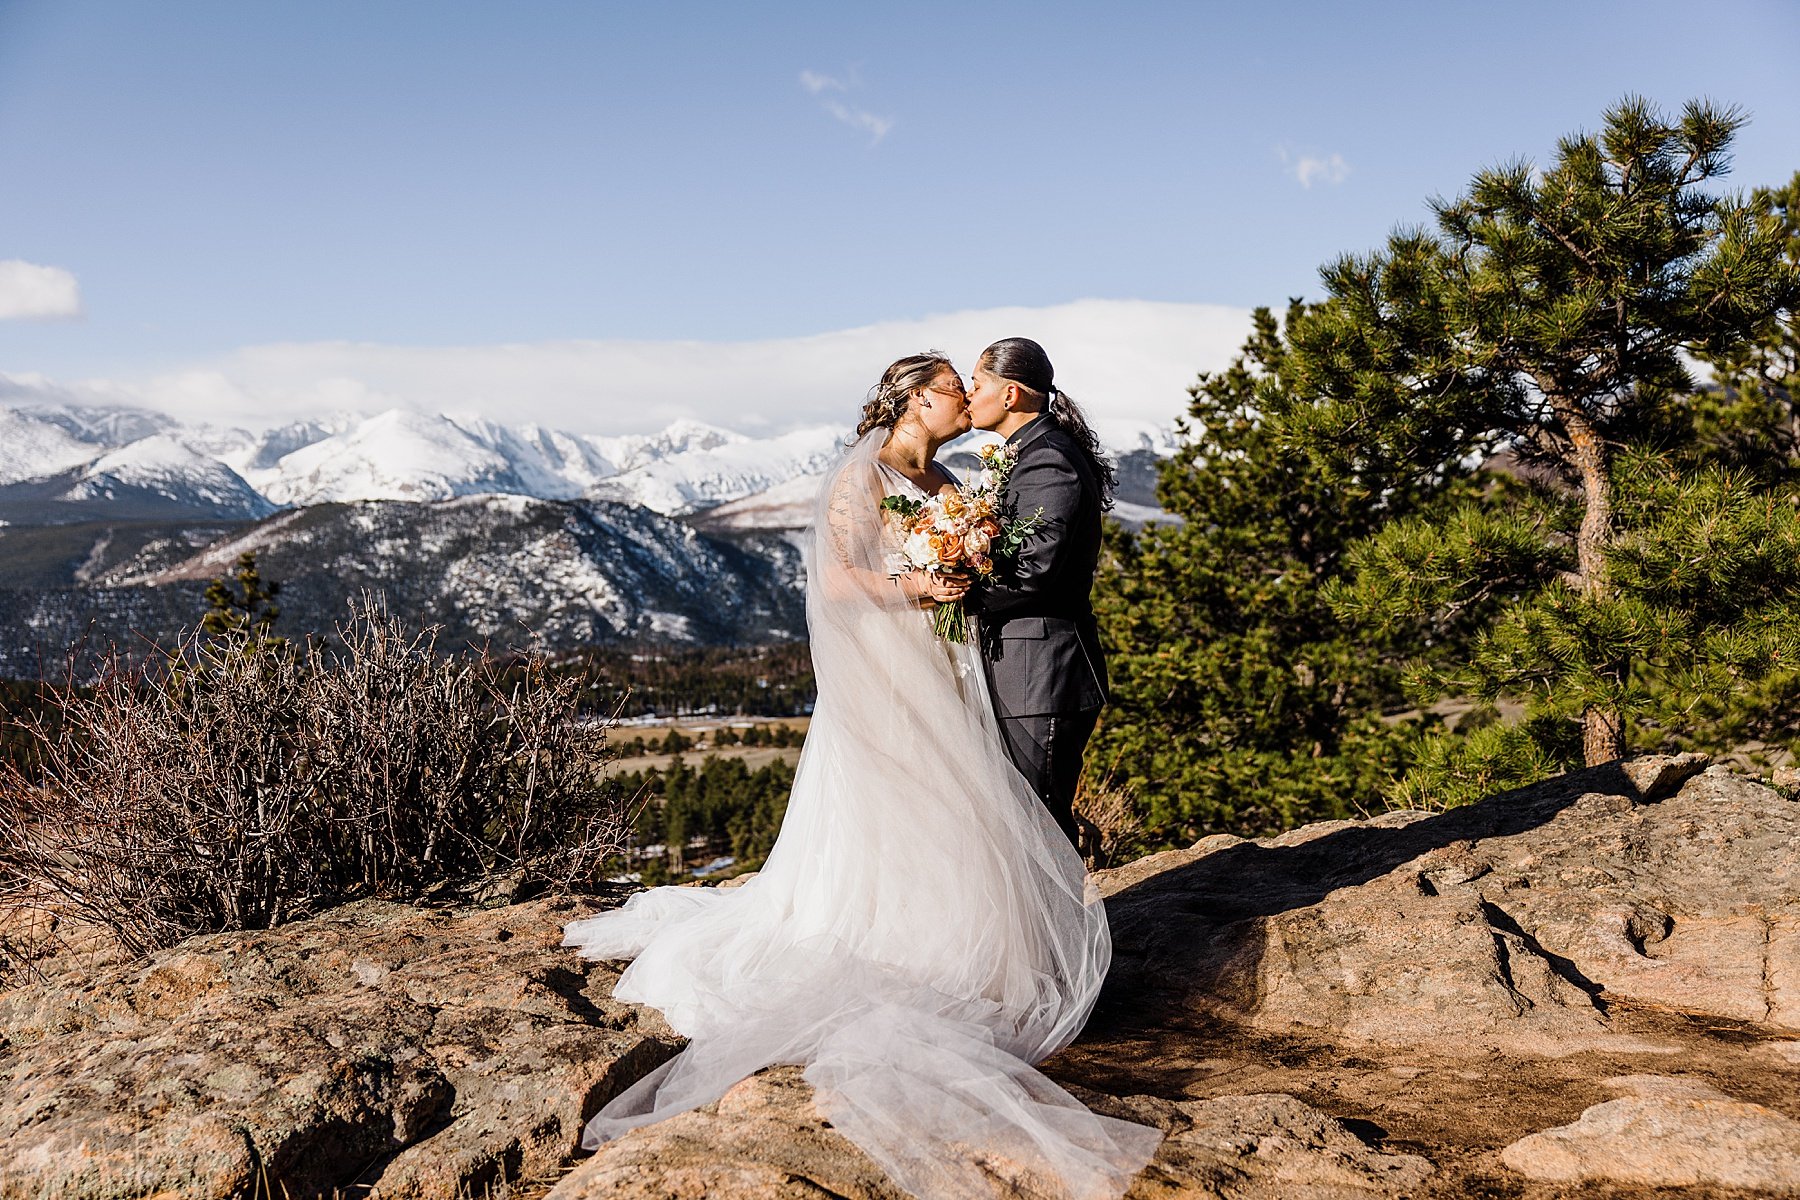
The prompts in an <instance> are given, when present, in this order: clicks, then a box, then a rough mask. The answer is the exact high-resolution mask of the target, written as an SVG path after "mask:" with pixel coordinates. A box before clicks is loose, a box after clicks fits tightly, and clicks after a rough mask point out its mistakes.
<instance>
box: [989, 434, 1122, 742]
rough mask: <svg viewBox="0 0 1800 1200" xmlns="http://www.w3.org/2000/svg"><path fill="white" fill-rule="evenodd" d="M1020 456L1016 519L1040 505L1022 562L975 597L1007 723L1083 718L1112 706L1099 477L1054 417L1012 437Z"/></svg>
mask: <svg viewBox="0 0 1800 1200" xmlns="http://www.w3.org/2000/svg"><path fill="white" fill-rule="evenodd" d="M1008 440H1009V441H1010V442H1011V443H1012V444H1013V445H1014V446H1016V447H1018V458H1017V459H1016V460H1015V462H1014V464H1013V469H1012V474H1011V475H1010V476H1008V478H1007V482H1006V491H1005V494H1004V497H1003V498H1004V500H1005V503H1006V507H1007V509H1008V510H1009V512H1010V513H1011V515H1012V517H1013V518H1014V519H1016V520H1028V519H1030V517H1031V515H1032V514H1033V513H1034V512H1036V511H1038V509H1039V508H1042V509H1043V514H1044V515H1043V518H1042V523H1041V524H1040V525H1039V527H1038V529H1037V532H1035V533H1033V534H1032V535H1031V536H1030V537H1029V538H1028V539H1026V542H1025V544H1024V546H1023V547H1021V548H1020V551H1019V557H1018V559H1017V561H1016V562H1015V563H1014V564H1013V565H1011V566H1010V567H1005V568H1002V569H1001V571H999V572H996V574H995V575H994V577H992V578H991V579H989V580H988V581H987V582H986V583H984V584H982V585H981V586H980V587H977V588H975V589H974V590H973V591H971V592H970V593H969V596H970V599H969V606H970V608H972V609H973V610H974V611H975V612H976V613H978V614H979V615H980V617H981V624H982V637H981V646H982V658H983V660H984V661H985V662H986V664H987V675H988V686H989V688H990V689H991V690H992V692H993V695H994V707H995V709H996V710H997V711H998V713H999V715H1000V716H1001V717H1034V716H1046V715H1053V714H1056V713H1073V712H1082V711H1084V710H1087V709H1094V708H1099V707H1100V706H1101V705H1102V704H1104V703H1106V659H1105V657H1104V656H1103V655H1102V654H1101V652H1100V633H1099V629H1098V627H1097V626H1096V625H1095V624H1094V610H1093V607H1092V604H1091V602H1090V601H1089V598H1088V597H1089V593H1090V592H1091V591H1092V590H1093V587H1094V568H1095V566H1096V565H1097V564H1098V563H1099V561H1100V513H1101V508H1100V499H1101V493H1100V480H1099V479H1097V478H1095V476H1094V471H1093V468H1092V466H1091V465H1090V464H1089V463H1088V460H1087V456H1086V455H1084V454H1083V453H1082V452H1081V449H1080V448H1079V447H1078V446H1076V444H1075V441H1074V439H1073V438H1071V437H1069V435H1068V434H1066V433H1064V432H1063V431H1062V429H1061V428H1060V427H1058V425H1057V424H1056V422H1055V421H1054V420H1053V419H1052V418H1051V417H1049V416H1047V415H1045V416H1039V417H1038V418H1036V419H1035V420H1033V421H1032V422H1031V423H1030V424H1029V425H1026V426H1025V427H1024V428H1022V429H1020V430H1018V431H1017V432H1016V433H1014V434H1013V436H1012V437H1011V438H1010V439H1008Z"/></svg>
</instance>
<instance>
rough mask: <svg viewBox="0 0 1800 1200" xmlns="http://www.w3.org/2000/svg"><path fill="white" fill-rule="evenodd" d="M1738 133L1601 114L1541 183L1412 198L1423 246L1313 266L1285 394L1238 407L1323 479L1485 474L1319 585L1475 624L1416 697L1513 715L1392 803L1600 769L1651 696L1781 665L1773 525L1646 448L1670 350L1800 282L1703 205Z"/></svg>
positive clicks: (1397, 610) (1783, 599)
mask: <svg viewBox="0 0 1800 1200" xmlns="http://www.w3.org/2000/svg"><path fill="white" fill-rule="evenodd" d="M1741 123H1742V119H1741V117H1740V116H1739V115H1738V114H1737V113H1735V112H1733V111H1722V110H1719V109H1716V108H1714V107H1711V106H1709V105H1706V104H1702V103H1692V104H1689V105H1688V106H1687V107H1686V108H1685V109H1684V111H1683V113H1682V114H1681V116H1680V117H1679V118H1678V119H1675V120H1672V121H1671V120H1667V119H1665V118H1664V117H1663V116H1662V115H1661V114H1659V113H1658V112H1656V111H1655V110H1654V109H1653V108H1651V107H1650V106H1649V105H1648V104H1647V103H1645V102H1644V101H1642V100H1638V99H1627V100H1626V101H1624V102H1622V103H1621V104H1619V105H1617V106H1616V107H1614V108H1613V109H1611V110H1610V111H1609V112H1608V113H1607V114H1606V116H1605V128H1604V130H1603V131H1602V132H1601V133H1599V134H1598V135H1588V134H1583V135H1575V136H1571V137H1568V138H1565V139H1563V140H1562V142H1561V143H1560V144H1559V146H1558V150H1557V154H1556V159H1555V162H1554V163H1553V165H1552V166H1551V167H1550V168H1549V169H1548V170H1547V171H1545V172H1543V173H1542V174H1541V175H1540V174H1539V173H1537V172H1536V171H1535V170H1534V169H1533V168H1532V167H1531V166H1530V165H1529V164H1527V163H1524V162H1517V163H1513V164H1510V165H1506V166H1501V167H1497V168H1493V169H1490V170H1487V171H1483V172H1481V173H1480V174H1479V175H1477V176H1476V178H1475V180H1474V182H1473V184H1472V186H1471V188H1470V189H1469V191H1468V193H1467V194H1466V195H1464V196H1462V197H1460V198H1458V199H1455V200H1451V201H1438V202H1435V203H1434V205H1433V208H1434V210H1435V212H1436V216H1437V229H1436V230H1435V231H1427V230H1403V231H1401V232H1398V233H1396V234H1395V235H1394V236H1393V237H1392V238H1390V240H1389V242H1388V245H1387V248H1386V249H1385V250H1384V251H1381V252H1378V253H1375V254H1371V255H1369V256H1367V257H1364V258H1357V257H1346V258H1344V259H1341V260H1339V261H1338V262H1336V263H1335V264H1333V265H1331V266H1329V267H1327V268H1326V269H1325V271H1324V272H1323V277H1324V281H1325V284H1326V287H1327V290H1328V299H1327V300H1326V301H1325V302H1324V303H1323V304H1321V305H1319V306H1318V307H1317V308H1315V309H1312V310H1310V311H1308V312H1307V313H1305V314H1304V315H1303V316H1302V317H1301V318H1300V319H1299V320H1298V321H1297V322H1296V323H1295V325H1294V327H1293V329H1292V330H1291V342H1292V350H1291V353H1290V355H1289V362H1288V365H1287V370H1286V371H1284V373H1283V384H1284V386H1283V387H1281V388H1264V389H1263V390H1262V391H1261V392H1260V393H1259V396H1260V398H1261V399H1262V400H1263V401H1264V402H1265V403H1266V405H1267V409H1268V411H1269V412H1270V414H1271V416H1272V417H1273V418H1274V419H1275V420H1276V422H1277V423H1278V424H1279V425H1280V426H1281V428H1282V430H1283V432H1284V434H1285V435H1286V436H1287V437H1288V438H1289V439H1290V440H1291V441H1292V442H1293V443H1294V444H1295V445H1296V446H1297V447H1298V448H1300V449H1302V450H1304V451H1306V452H1307V453H1308V454H1309V455H1310V456H1311V457H1312V458H1313V459H1314V460H1315V461H1316V462H1318V463H1319V464H1320V466H1321V467H1322V468H1323V469H1325V470H1326V471H1327V472H1328V473H1329V476H1330V478H1332V479H1333V480H1335V481H1338V482H1339V483H1341V484H1342V485H1343V486H1346V487H1350V488H1356V489H1360V490H1361V491H1362V492H1363V494H1365V495H1368V496H1371V497H1378V496H1379V495H1380V494H1381V489H1382V488H1385V487H1388V486H1391V485H1392V481H1394V480H1399V479H1412V480H1429V479H1433V478H1441V477H1443V476H1444V475H1445V474H1446V473H1454V472H1456V471H1457V470H1459V469H1461V468H1462V467H1463V466H1464V465H1466V464H1468V463H1470V462H1477V461H1481V460H1484V459H1485V460H1488V461H1489V462H1490V463H1491V464H1493V465H1496V466H1499V465H1504V466H1505V468H1506V474H1505V475H1500V474H1495V475H1493V476H1492V482H1491V486H1490V488H1489V490H1488V492H1487V493H1486V494H1485V495H1484V496H1481V497H1475V498H1471V499H1469V500H1467V501H1466V502H1465V503H1464V504H1462V505H1460V506H1459V507H1457V508H1456V509H1454V510H1453V511H1448V512H1444V513H1440V514H1424V515H1419V516H1414V517H1410V518H1406V519H1402V520H1398V521H1394V522H1392V523H1390V524H1388V525H1386V526H1384V527H1383V528H1382V529H1381V530H1380V531H1379V532H1377V533H1376V534H1375V535H1374V536H1372V537H1371V538H1369V539H1368V540H1366V541H1365V542H1363V543H1362V544H1360V545H1358V546H1357V547H1355V548H1353V549H1352V550H1351V552H1350V554H1349V557H1348V561H1349V567H1350V575H1349V577H1348V578H1347V580H1346V581H1345V582H1343V583H1340V584H1338V585H1336V586H1334V587H1332V588H1330V589H1328V591H1327V594H1328V598H1329V599H1330V601H1331V603H1332V606H1333V609H1334V611H1336V612H1337V613H1338V614H1339V615H1340V616H1343V617H1345V618H1346V619H1352V620H1357V621H1363V622H1368V623H1371V624H1373V625H1374V626H1376V627H1383V626H1389V627H1391V626H1393V625H1395V624H1397V623H1404V622H1419V621H1423V622H1425V623H1426V627H1427V629H1431V630H1442V629H1447V628H1450V627H1451V626H1453V625H1454V624H1456V623H1457V622H1466V621H1467V620H1468V619H1469V613H1470V612H1471V611H1472V610H1478V609H1485V610H1486V611H1487V613H1489V614H1491V615H1490V616H1489V617H1487V618H1485V619H1484V620H1483V622H1482V630H1481V634H1480V636H1479V637H1478V638H1477V639H1476V640H1475V642H1474V644H1473V646H1472V649H1471V651H1470V652H1469V654H1468V655H1467V656H1466V657H1465V659H1464V661H1462V662H1460V663H1453V664H1450V665H1446V664H1445V663H1443V662H1438V663H1423V664H1420V665H1419V666H1418V668H1417V669H1416V670H1415V671H1414V672H1413V675H1412V683H1413V684H1414V686H1415V689H1416V693H1415V694H1417V695H1419V696H1421V697H1424V698H1428V697H1430V696H1434V695H1435V696H1442V695H1457V694H1460V695H1464V696H1474V697H1480V698H1483V699H1485V700H1490V701H1497V700H1499V699H1501V698H1503V697H1515V698H1520V697H1522V698H1525V699H1527V700H1528V702H1529V708H1528V711H1527V713H1526V715H1525V718H1524V720H1523V721H1522V722H1520V723H1517V724H1512V725H1507V724H1505V723H1501V722H1490V723H1489V724H1488V725H1487V726H1486V727H1485V728H1482V729H1478V730H1474V731H1473V732H1471V733H1469V734H1468V736H1467V737H1465V738H1463V739H1460V741H1459V742H1457V743H1456V744H1452V743H1450V742H1447V741H1446V742H1441V743H1439V744H1438V745H1437V746H1436V747H1435V749H1434V750H1433V751H1431V752H1430V753H1428V754H1427V756H1426V761H1425V762H1424V763H1422V768H1421V769H1422V774H1420V773H1415V776H1414V784H1415V785H1418V784H1419V783H1420V781H1421V780H1429V779H1431V778H1432V777H1435V778H1436V779H1437V780H1438V781H1439V783H1440V784H1442V785H1443V787H1445V788H1447V789H1448V791H1446V792H1444V793H1443V794H1444V795H1445V796H1447V797H1449V798H1457V796H1456V790H1457V789H1458V788H1462V789H1464V791H1463V792H1462V794H1464V795H1466V794H1468V792H1467V789H1468V788H1471V787H1473V788H1477V789H1478V788H1479V787H1481V786H1482V785H1483V781H1484V780H1491V779H1493V778H1499V777H1504V776H1507V775H1509V774H1513V775H1516V774H1520V773H1523V774H1527V775H1528V774H1531V773H1533V772H1538V773H1541V772H1542V771H1543V770H1545V769H1548V768H1549V767H1550V766H1552V765H1555V764H1558V763H1561V762H1564V761H1567V760H1568V759H1570V758H1574V759H1576V760H1577V761H1585V762H1587V763H1589V764H1594V763H1600V762H1606V761H1609V760H1611V759H1615V758H1617V757H1619V756H1620V755H1621V754H1623V753H1624V752H1625V750H1626V748H1627V745H1628V732H1629V731H1628V722H1629V721H1630V720H1631V719H1632V718H1633V717H1643V716H1645V715H1646V714H1647V713H1649V712H1651V711H1652V710H1653V709H1656V708H1657V707H1658V702H1657V697H1658V696H1659V695H1661V696H1664V697H1665V698H1669V697H1671V696H1678V695H1681V694H1682V692H1681V689H1682V688H1684V687H1692V688H1699V689H1701V691H1702V692H1704V691H1706V690H1707V689H1709V688H1712V687H1714V685H1716V684H1718V683H1720V682H1721V681H1723V680H1727V679H1731V680H1737V681H1740V682H1741V681H1746V680H1754V679H1756V678H1758V677H1760V676H1763V675H1766V674H1767V673H1768V672H1769V671H1770V670H1773V669H1778V668H1779V666H1780V664H1781V662H1782V661H1783V660H1784V657H1785V656H1789V655H1791V654H1793V653H1794V652H1795V651H1796V649H1800V641H1796V640H1795V626H1794V624H1793V621H1792V617H1793V613H1794V608H1793V601H1794V597H1795V595H1796V585H1797V583H1800V577H1796V576H1794V575H1792V574H1791V573H1790V567H1789V565H1788V563H1789V560H1790V557H1791V555H1790V552H1789V549H1788V543H1787V539H1790V538H1791V537H1792V536H1793V533H1794V524H1793V521H1794V511H1793V508H1792V505H1791V504H1789V503H1788V502H1787V500H1785V499H1783V498H1781V497H1778V496H1775V495H1771V494H1768V493H1765V492H1762V491H1759V490H1758V488H1757V486H1756V485H1755V482H1754V480H1752V479H1750V478H1749V477H1748V476H1744V475H1741V474H1733V473H1732V472H1731V471H1730V470H1729V469H1727V468H1725V467H1723V466H1714V467H1710V468H1707V469H1706V471H1705V472H1701V473H1699V474H1695V473H1694V472H1695V471H1696V469H1697V468H1695V467H1694V465H1693V464H1692V463H1691V462H1689V463H1685V464H1684V463H1683V461H1682V460H1681V456H1680V455H1679V454H1673V453H1670V452H1668V450H1667V449H1666V448H1664V450H1663V452H1662V453H1660V454H1659V453H1657V452H1656V447H1655V442H1656V441H1657V440H1658V439H1659V438H1661V437H1664V436H1666V435H1667V432H1668V429H1669V421H1668V414H1669V411H1670V406H1671V404H1672V402H1673V399H1672V398H1676V397H1683V396H1687V395H1689V394H1691V393H1692V392H1693V390H1694V386H1693V381H1692V380H1691V379H1690V378H1689V377H1688V373H1687V371H1686V369H1685V367H1684V365H1683V362H1682V354H1683V353H1684V352H1686V353H1701V354H1706V355H1711V356H1714V357H1717V358H1725V357H1728V356H1730V355H1733V354H1735V353H1737V352H1738V351H1739V350H1740V349H1741V348H1742V347H1744V346H1745V345H1746V344H1747V342H1748V341H1749V339H1751V338H1752V337H1753V336H1754V335H1756V334H1757V333H1758V332H1759V331H1761V330H1765V329H1767V327H1768V326H1769V323H1770V321H1771V319H1772V318H1773V317H1774V316H1775V314H1777V313H1779V312H1781V311H1783V310H1784V309H1786V308H1791V306H1792V304H1793V301H1794V298H1795V296H1796V294H1797V288H1800V282H1797V280H1796V276H1795V273H1794V271H1793V269H1792V266H1791V264H1790V263H1788V262H1787V261H1786V260H1784V258H1783V248H1784V237H1783V232H1782V229H1781V225H1780V222H1779V220H1778V219H1777V218H1776V217H1774V216H1773V215H1772V214H1771V213H1769V212H1767V211H1765V210H1762V209H1759V208H1758V207H1757V206H1756V205H1753V204H1746V203H1741V202H1738V201H1736V200H1732V199H1720V198H1716V197H1714V196H1711V195H1709V194H1707V193H1706V192H1704V191H1703V190H1702V185H1703V184H1705V183H1706V182H1707V181H1709V180H1712V179H1715V178H1717V177H1718V176H1720V175H1722V174H1723V173H1724V172H1725V170H1726V167H1727V162H1728V159H1727V151H1728V148H1729V146H1730V143H1731V140H1732V137H1733V135H1734V133H1735V131H1736V130H1737V129H1738V127H1739V126H1740V125H1741ZM1496 456H1498V457H1496ZM1708 472H1710V473H1708ZM1720 514H1723V515H1722V516H1720ZM1715 517H1720V519H1714V518H1715ZM1697 554H1706V555H1709V556H1712V557H1711V558H1710V559H1709V560H1708V561H1706V562H1702V563H1693V562H1692V561H1691V560H1692V559H1693V557H1694V556H1695V555H1697ZM1682 563H1688V567H1686V568H1684V567H1682V566H1681V564H1682ZM1696 589H1701V590H1705V591H1706V592H1707V595H1705V596H1702V595H1701V594H1700V592H1699V591H1697V590H1696ZM1787 661H1791V659H1787ZM1671 687H1674V689H1675V690H1674V691H1673V692H1671V691H1670V690H1669V689H1670V688H1671ZM1694 695H1695V696H1698V695H1699V693H1695V694H1694ZM1663 708H1664V710H1665V712H1664V715H1665V716H1666V715H1669V712H1668V706H1667V705H1664V706H1663ZM1410 798H1413V799H1417V798H1419V797H1418V790H1417V786H1415V787H1414V789H1413V793H1412V795H1411V797H1410Z"/></svg>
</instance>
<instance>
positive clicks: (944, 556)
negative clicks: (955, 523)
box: [938, 537, 967, 564]
mask: <svg viewBox="0 0 1800 1200" xmlns="http://www.w3.org/2000/svg"><path fill="white" fill-rule="evenodd" d="M965 553H967V551H965V550H964V549H963V544H962V539H961V538H957V537H947V538H945V539H944V548H943V549H942V550H940V551H938V558H940V559H941V560H943V561H944V562H945V563H949V564H955V563H959V562H961V561H962V560H963V555H964V554H965Z"/></svg>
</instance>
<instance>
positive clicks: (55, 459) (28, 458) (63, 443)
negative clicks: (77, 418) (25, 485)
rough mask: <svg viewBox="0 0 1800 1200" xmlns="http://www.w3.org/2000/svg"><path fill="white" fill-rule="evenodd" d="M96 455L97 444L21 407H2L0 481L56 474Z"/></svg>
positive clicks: (17, 480) (1, 482) (5, 482)
mask: <svg viewBox="0 0 1800 1200" xmlns="http://www.w3.org/2000/svg"><path fill="white" fill-rule="evenodd" d="M93 457H94V444H93V443H92V442H87V441H83V440H82V439H81V438H79V437H77V436H75V434H73V433H71V432H70V431H69V430H68V429H67V428H65V427H64V426H62V425H61V424H58V423H56V422H51V421H43V420H39V419H37V418H36V417H34V416H33V415H32V414H30V413H26V412H22V411H20V410H18V409H12V408H0V484H8V483H17V482H19V481H20V480H24V479H34V478H37V477H38V476H40V475H54V474H56V473H58V472H61V471H67V470H69V469H70V468H71V467H78V466H80V465H81V464H83V463H85V462H87V461H89V460H90V459H92V458H93Z"/></svg>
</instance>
